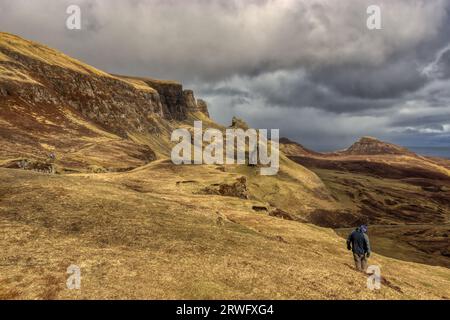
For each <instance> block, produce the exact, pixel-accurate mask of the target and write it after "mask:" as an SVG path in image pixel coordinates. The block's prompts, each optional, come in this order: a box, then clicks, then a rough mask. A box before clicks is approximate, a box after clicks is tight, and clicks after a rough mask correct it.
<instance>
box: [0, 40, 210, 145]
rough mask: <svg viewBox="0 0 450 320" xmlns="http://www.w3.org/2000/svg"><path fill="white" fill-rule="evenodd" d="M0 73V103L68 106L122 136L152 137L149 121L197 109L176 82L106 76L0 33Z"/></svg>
mask: <svg viewBox="0 0 450 320" xmlns="http://www.w3.org/2000/svg"><path fill="white" fill-rule="evenodd" d="M0 71H1V73H0V96H1V98H2V102H10V103H14V101H20V102H21V103H26V104H29V105H39V104H46V105H52V106H55V107H59V106H68V107H71V108H73V109H74V110H76V111H78V112H80V113H81V114H82V115H83V116H85V117H86V118H88V119H89V120H92V121H94V122H95V123H97V124H98V125H100V126H101V127H103V128H105V129H107V130H109V131H112V132H114V133H115V134H118V135H120V136H122V137H126V136H127V132H153V130H155V128H154V126H153V124H152V122H151V121H149V117H151V116H157V117H160V118H162V119H165V120H172V119H176V120H184V119H186V116H187V113H188V112H190V111H194V112H195V111H199V110H200V108H198V107H197V102H196V100H195V98H194V96H193V92H192V91H190V90H189V91H183V87H182V85H181V84H179V83H176V82H172V81H161V80H153V79H150V78H149V79H144V78H132V77H121V76H114V75H110V74H107V73H105V72H102V71H100V70H97V69H95V68H93V67H91V66H88V65H85V64H83V63H81V62H79V61H77V60H75V59H72V58H70V57H68V56H65V55H64V54H62V53H60V52H58V51H56V50H52V49H50V48H47V47H45V46H42V45H40V44H37V43H34V42H31V41H27V40H24V39H21V38H19V37H17V36H13V35H10V34H6V33H1V34H0ZM202 108H203V109H202V110H203V112H205V113H207V110H205V109H206V106H205V105H204V104H203V103H202Z"/></svg>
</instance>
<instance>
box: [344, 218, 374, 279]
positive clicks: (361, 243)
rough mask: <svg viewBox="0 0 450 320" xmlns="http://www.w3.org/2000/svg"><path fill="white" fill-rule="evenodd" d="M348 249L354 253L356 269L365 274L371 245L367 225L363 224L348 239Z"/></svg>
mask: <svg viewBox="0 0 450 320" xmlns="http://www.w3.org/2000/svg"><path fill="white" fill-rule="evenodd" d="M347 249H348V250H352V251H353V259H354V260H355V266H356V269H358V270H359V271H364V272H365V271H366V269H367V259H368V258H369V257H370V243H369V237H368V236H367V226H366V225H364V224H363V225H362V226H360V227H358V228H356V229H355V230H353V232H352V233H350V235H349V236H348V238H347Z"/></svg>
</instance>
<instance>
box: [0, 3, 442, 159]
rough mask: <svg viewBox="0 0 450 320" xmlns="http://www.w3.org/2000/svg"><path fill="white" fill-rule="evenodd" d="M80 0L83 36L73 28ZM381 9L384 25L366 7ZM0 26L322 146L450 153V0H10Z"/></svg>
mask: <svg viewBox="0 0 450 320" xmlns="http://www.w3.org/2000/svg"><path fill="white" fill-rule="evenodd" d="M70 4H78V5H79V6H80V7H81V10H82V29H81V30H68V29H67V28H66V27H65V22H66V19H67V17H68V14H66V8H67V6H68V5H70ZM371 4H377V5H379V6H380V7H381V22H382V29H381V30H369V29H368V28H367V27H366V20H367V17H368V15H367V13H366V9H367V7H368V6H369V5H371ZM0 30H1V31H7V32H11V33H14V34H18V35H21V36H23V37H26V38H28V39H31V40H35V41H38V42H41V43H44V44H47V45H49V46H51V47H54V48H57V49H59V50H62V51H64V52H65V53H67V54H69V55H72V56H74V57H76V58H78V59H80V60H83V61H85V62H87V63H89V64H91V65H94V66H96V67H98V68H100V69H103V70H105V71H108V72H113V73H122V74H129V75H140V76H151V77H159V78H163V79H176V80H179V81H181V82H183V84H184V86H185V87H186V88H190V89H193V90H194V91H195V92H196V96H197V98H199V97H201V98H204V99H205V100H206V101H207V102H208V103H209V108H210V113H211V115H212V117H213V118H214V119H215V120H216V121H218V122H220V123H223V124H228V123H229V122H230V120H231V118H232V116H233V115H236V116H239V117H241V118H243V119H244V120H246V121H247V122H248V123H249V124H250V125H251V126H253V127H256V128H279V129H280V131H281V132H280V134H281V135H282V136H287V137H289V138H292V139H294V140H296V141H298V142H300V143H302V144H304V145H306V146H308V147H312V148H316V149H320V150H323V149H339V148H343V147H346V146H348V145H349V144H351V143H352V142H353V141H354V140H355V139H357V138H358V137H360V136H363V135H371V136H375V137H378V138H381V139H384V140H388V141H393V142H396V143H400V144H403V145H416V146H426V145H448V146H450V0H423V1H419V0H345V1H344V0H342V1H341V0H339V1H338V0H303V1H302V0H259V1H258V0H246V1H244V0H236V1H231V0H223V1H220V0H217V1H213V0H132V1H125V0H84V1H76V0H71V1H65V0H33V1H29V0H14V1H10V0H0Z"/></svg>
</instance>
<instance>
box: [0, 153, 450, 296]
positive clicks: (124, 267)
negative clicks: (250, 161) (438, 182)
mask: <svg viewBox="0 0 450 320" xmlns="http://www.w3.org/2000/svg"><path fill="white" fill-rule="evenodd" d="M216 171H217V174H214V172H216ZM236 175H237V174H236V173H229V172H223V171H220V170H216V169H215V168H214V166H190V167H188V168H186V167H184V168H181V167H178V166H173V165H171V164H169V163H167V162H165V161H158V162H156V163H153V164H151V165H149V166H146V167H142V168H139V169H136V170H134V171H132V172H128V173H109V174H97V175H94V174H79V175H63V176H58V175H53V176H52V175H44V174H38V173H34V172H26V171H19V170H5V169H0V179H1V181H2V183H1V185H0V225H1V230H2V237H1V238H0V239H1V240H0V245H1V246H2V248H4V249H3V250H2V252H1V256H0V259H1V263H0V283H2V285H1V286H0V296H1V297H4V298H13V299H24V298H30V299H75V298H77V299H78V298H82V299H94V298H100V299H104V298H118V299H126V298H137V299H148V298H150V299H152V298H153V299H175V298H181V299H213V298H223V299H244V298H247V299H249V298H252V299H253V298H254V299H282V298H284V299H314V298H317V299H387V298H389V299H390V298H392V299H411V298H417V299H423V298H432V299H443V298H448V297H449V296H450V271H449V269H447V268H442V267H432V266H427V265H422V264H416V263H410V262H403V261H398V260H394V259H390V258H386V257H383V256H379V255H377V254H375V255H374V257H373V258H371V260H370V262H371V263H373V264H378V265H380V266H381V270H382V275H383V277H384V281H383V285H382V289H381V290H379V291H370V290H368V289H367V288H366V276H365V275H363V274H360V273H358V272H356V271H355V270H354V269H353V267H352V257H351V254H349V252H348V251H347V250H346V249H345V244H344V241H343V239H342V238H340V237H339V236H337V235H336V234H335V233H334V232H333V231H332V230H330V229H324V228H319V227H316V226H313V225H309V224H303V223H299V222H293V221H286V220H282V219H278V218H274V217H269V216H268V215H267V214H265V213H257V212H255V211H253V210H252V209H251V208H252V206H253V205H255V204H264V203H261V202H259V201H257V200H242V199H238V198H233V197H222V196H216V195H201V194H197V193H196V192H195V191H196V190H197V188H198V186H199V185H202V184H208V183H210V182H213V181H215V179H218V178H219V177H220V179H221V180H222V181H225V180H226V179H232V178H233V177H234V176H236ZM178 181H194V182H187V183H178V184H177V182H178ZM218 221H220V222H221V223H218ZM71 264H76V265H78V266H80V267H81V271H82V283H81V290H68V289H67V288H66V287H65V281H66V277H67V275H66V274H65V271H66V268H67V267H68V266H69V265H71Z"/></svg>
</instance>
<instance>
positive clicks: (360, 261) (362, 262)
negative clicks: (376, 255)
mask: <svg viewBox="0 0 450 320" xmlns="http://www.w3.org/2000/svg"><path fill="white" fill-rule="evenodd" d="M353 259H354V260H355V267H356V269H358V270H359V271H366V270H367V258H366V255H365V254H358V253H355V252H353Z"/></svg>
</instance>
